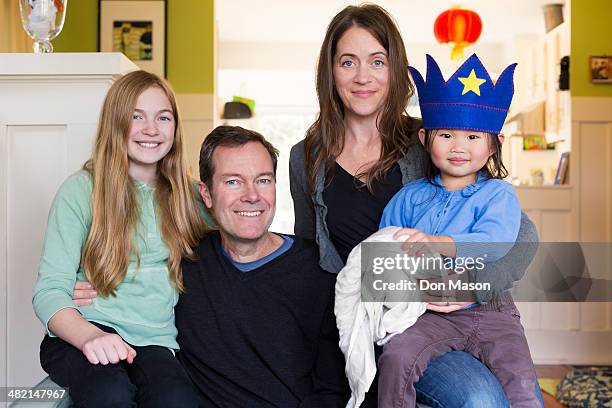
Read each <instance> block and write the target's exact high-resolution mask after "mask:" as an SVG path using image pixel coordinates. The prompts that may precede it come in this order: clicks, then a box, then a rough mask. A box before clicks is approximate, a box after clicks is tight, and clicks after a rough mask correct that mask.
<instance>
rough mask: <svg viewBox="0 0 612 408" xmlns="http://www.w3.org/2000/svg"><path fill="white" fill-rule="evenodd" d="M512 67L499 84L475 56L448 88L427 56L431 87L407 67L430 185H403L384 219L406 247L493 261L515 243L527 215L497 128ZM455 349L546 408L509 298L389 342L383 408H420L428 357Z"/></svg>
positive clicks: (419, 326) (438, 318) (524, 403)
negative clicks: (511, 181) (428, 247)
mask: <svg viewBox="0 0 612 408" xmlns="http://www.w3.org/2000/svg"><path fill="white" fill-rule="evenodd" d="M515 66H516V64H513V65H511V66H509V67H507V68H506V69H505V70H504V72H503V73H502V74H501V75H500V77H499V79H498V80H497V82H496V83H493V81H492V80H491V78H490V76H489V74H488V73H487V71H486V69H485V68H484V66H483V65H482V63H481V62H480V60H479V59H478V57H477V56H476V55H475V54H474V55H472V56H471V57H470V58H469V59H468V60H467V61H466V62H465V63H464V64H463V65H462V66H461V67H460V68H459V69H458V70H457V71H456V72H455V73H454V74H453V75H452V77H451V78H450V79H449V80H448V81H445V80H444V78H443V76H442V73H441V72H440V68H439V67H438V65H437V64H436V62H435V61H434V59H433V58H432V57H431V56H429V55H428V56H427V81H424V80H423V78H422V76H421V75H420V73H419V72H418V71H417V70H416V69H414V68H412V67H410V68H409V69H410V72H411V74H412V77H413V79H414V81H415V84H416V87H417V90H418V95H419V104H420V107H421V114H422V117H423V128H424V129H421V130H420V131H419V139H420V141H421V143H422V144H423V146H424V147H425V150H426V152H427V153H428V156H429V158H428V160H427V162H426V173H425V174H426V178H423V179H420V180H417V181H415V182H413V183H410V184H408V185H406V186H404V187H403V188H402V189H401V190H400V191H399V192H398V193H397V194H396V195H395V196H394V197H393V198H392V199H391V201H390V202H389V203H388V204H387V206H386V208H385V210H384V212H383V217H382V220H381V223H380V227H381V228H384V227H387V226H397V227H404V228H403V229H402V230H399V231H398V232H396V233H395V235H394V238H398V237H400V236H402V235H408V239H407V240H406V241H407V242H408V243H413V245H416V246H417V247H419V246H422V245H423V243H433V244H434V245H433V246H434V248H435V250H436V252H438V253H440V254H441V255H443V256H447V257H450V258H455V259H456V260H459V258H464V259H467V258H468V257H472V258H475V257H478V256H480V257H482V256H483V255H484V254H485V253H486V257H485V258H484V259H485V260H486V262H492V261H495V260H497V259H500V258H501V257H503V256H504V255H505V254H506V253H507V252H508V251H509V249H510V248H511V247H512V246H513V244H514V241H515V240H516V238H517V235H518V230H519V225H520V218H521V210H520V205H519V202H518V200H517V198H516V195H515V193H514V189H513V187H512V186H511V185H510V184H508V183H506V182H504V181H503V180H502V179H503V178H504V177H505V176H506V175H507V171H506V169H505V167H504V165H503V163H502V160H501V144H502V142H503V139H504V138H503V135H501V134H500V130H501V128H502V125H503V123H504V120H505V118H506V115H507V112H508V107H509V106H510V102H511V100H512V95H513V92H514V85H513V75H514V69H515ZM483 243H487V244H486V245H484V244H483ZM478 244H480V245H478ZM429 308H430V309H431V307H429ZM433 308H434V309H435V306H434V307H433ZM451 350H464V351H466V352H468V353H470V354H472V355H473V356H474V357H476V358H478V359H480V360H481V361H482V362H483V363H484V364H485V365H487V367H489V369H490V370H491V371H492V372H493V373H494V374H495V375H496V377H497V378H498V380H499V381H500V383H501V384H502V386H503V388H504V391H505V393H506V396H507V398H508V400H509V402H510V403H511V405H512V407H514V408H517V407H525V408H526V407H530V408H532V407H539V406H541V402H540V400H539V399H538V396H537V393H536V374H535V370H534V367H533V362H532V360H531V356H530V353H529V347H528V345H527V340H526V338H525V335H524V333H523V328H522V326H521V323H520V316H519V312H518V311H517V308H516V306H515V305H514V302H513V300H512V297H511V296H510V294H507V293H505V294H502V295H500V296H499V297H497V298H495V299H494V300H493V301H491V302H490V303H487V304H472V305H469V306H467V307H465V308H463V309H460V310H457V311H454V312H452V313H437V312H434V311H432V310H429V311H428V312H426V313H425V314H423V315H422V316H421V317H420V318H419V319H418V320H417V322H416V323H415V324H414V325H413V326H412V327H410V328H408V329H407V330H405V331H404V332H403V333H401V334H398V335H396V336H394V337H392V338H391V340H390V341H389V342H388V343H387V344H385V346H384V348H383V353H382V355H381V356H380V359H379V360H378V367H379V373H380V377H379V386H378V404H379V405H378V406H379V407H380V408H387V407H394V408H398V407H414V406H415V404H416V391H415V388H414V384H415V383H416V382H417V381H418V380H419V378H420V376H421V375H422V373H423V372H424V371H425V369H426V367H427V365H428V363H429V362H430V361H431V360H433V359H434V358H436V357H438V356H440V355H442V354H444V353H446V352H448V351H451Z"/></svg>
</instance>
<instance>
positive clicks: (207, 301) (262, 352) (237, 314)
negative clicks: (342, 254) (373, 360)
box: [175, 232, 349, 408]
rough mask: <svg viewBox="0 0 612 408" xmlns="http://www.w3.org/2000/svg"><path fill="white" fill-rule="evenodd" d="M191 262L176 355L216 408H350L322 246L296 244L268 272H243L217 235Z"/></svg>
mask: <svg viewBox="0 0 612 408" xmlns="http://www.w3.org/2000/svg"><path fill="white" fill-rule="evenodd" d="M198 256H199V261H197V262H189V261H184V262H183V279H184V284H185V293H183V294H181V296H180V299H179V302H178V304H177V306H176V307H175V312H176V326H177V328H178V331H179V336H178V339H177V340H178V342H179V345H180V346H181V351H180V353H179V354H178V357H179V359H180V361H181V363H182V364H183V366H184V367H185V369H186V370H187V373H188V374H189V376H190V378H191V379H192V381H193V383H194V384H195V385H196V387H197V388H198V389H199V391H200V393H201V394H202V398H203V406H206V407H208V406H211V407H228V408H234V407H240V408H246V407H248V408H256V407H280V408H291V407H313V408H315V407H316V408H326V407H344V406H345V405H346V402H347V401H348V397H349V390H348V383H347V381H346V378H345V375H344V357H343V355H342V353H341V352H340V349H339V347H338V330H337V328H336V322H335V317H334V315H333V305H334V299H333V294H334V284H335V278H336V276H335V275H332V274H329V273H327V272H325V271H323V270H322V269H321V268H320V267H319V259H318V250H317V247H316V246H315V245H314V244H313V243H310V242H309V241H304V240H302V239H301V238H298V237H296V238H295V242H294V243H293V245H292V247H291V248H290V249H289V250H288V251H287V252H285V253H283V254H281V255H280V256H278V257H277V258H275V259H273V260H271V261H270V262H268V263H267V264H265V265H263V266H261V267H259V268H257V269H254V270H252V271H250V272H247V273H243V272H241V271H240V270H238V269H237V268H236V267H235V266H234V265H232V263H231V262H230V261H229V260H228V259H227V258H226V257H225V256H224V255H223V253H222V251H221V239H220V235H219V233H218V232H212V233H209V234H208V235H207V236H206V237H204V238H203V239H202V241H201V242H200V244H199V247H198Z"/></svg>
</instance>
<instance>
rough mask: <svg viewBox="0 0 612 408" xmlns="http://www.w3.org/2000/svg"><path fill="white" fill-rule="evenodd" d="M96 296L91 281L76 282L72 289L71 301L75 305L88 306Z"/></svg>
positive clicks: (96, 293)
mask: <svg viewBox="0 0 612 408" xmlns="http://www.w3.org/2000/svg"><path fill="white" fill-rule="evenodd" d="M96 296H98V292H96V291H95V289H94V288H93V286H91V283H89V282H87V281H85V282H77V283H75V285H74V289H73V291H72V302H73V303H74V304H75V305H76V306H89V305H91V304H92V303H93V299H94V298H95V297H96Z"/></svg>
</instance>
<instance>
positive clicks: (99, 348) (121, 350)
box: [81, 330, 136, 365]
mask: <svg viewBox="0 0 612 408" xmlns="http://www.w3.org/2000/svg"><path fill="white" fill-rule="evenodd" d="M81 351H82V352H83V354H85V357H87V360H89V362H90V363H91V364H102V365H107V364H109V363H110V364H117V363H118V362H119V361H122V360H127V362H128V363H129V364H132V361H134V357H136V350H134V349H133V348H132V347H130V345H129V344H127V343H126V342H125V341H123V339H122V338H121V336H119V335H117V334H114V333H106V332H104V331H102V330H99V332H97V333H96V334H95V335H94V336H92V337H91V338H90V339H88V340H86V341H85V342H84V343H83V345H82V347H81Z"/></svg>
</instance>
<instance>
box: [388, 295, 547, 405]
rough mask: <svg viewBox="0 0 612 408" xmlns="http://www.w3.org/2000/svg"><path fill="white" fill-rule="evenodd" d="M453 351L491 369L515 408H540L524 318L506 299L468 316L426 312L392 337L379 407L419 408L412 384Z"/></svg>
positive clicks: (480, 307)
mask: <svg viewBox="0 0 612 408" xmlns="http://www.w3.org/2000/svg"><path fill="white" fill-rule="evenodd" d="M451 350H463V351H466V352H468V353H470V354H472V355H473V356H474V357H476V358H477V359H479V360H480V361H482V362H483V363H484V364H485V365H486V366H487V367H489V369H490V370H491V371H492V372H493V374H495V376H496V377H497V379H498V380H499V382H500V383H501V385H502V387H503V388H504V392H505V393H506V397H507V398H508V401H509V402H510V404H511V405H512V407H513V408H523V407H525V408H534V407H540V406H541V404H540V400H539V399H538V396H537V393H536V381H537V377H536V373H535V369H534V367H533V362H532V360H531V355H530V353H529V346H528V345H527V339H526V338H525V334H524V332H523V327H522V326H521V322H520V314H519V312H518V310H517V308H516V306H515V304H514V302H513V300H512V297H511V296H510V295H509V294H503V295H502V296H500V297H499V298H497V299H494V300H493V301H491V302H489V303H487V304H484V305H478V306H476V307H473V308H471V309H468V310H458V311H455V312H452V313H436V312H431V311H428V312H426V313H425V314H424V315H423V316H421V317H420V318H419V320H418V321H417V322H416V323H415V324H414V325H413V326H412V327H410V328H408V329H407V330H406V331H404V332H403V333H401V334H398V335H396V336H395V337H393V338H392V339H391V340H390V341H389V343H387V344H386V345H385V346H384V348H383V352H382V355H381V356H380V359H379V360H378V369H379V375H380V377H379V381H378V407H379V408H412V407H415V405H416V390H415V388H414V384H416V383H417V382H418V380H419V378H420V377H421V375H422V374H423V372H424V371H425V369H426V368H427V365H428V364H429V362H430V361H431V360H433V359H434V358H436V357H439V356H441V355H442V354H444V353H446V352H449V351H451Z"/></svg>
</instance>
